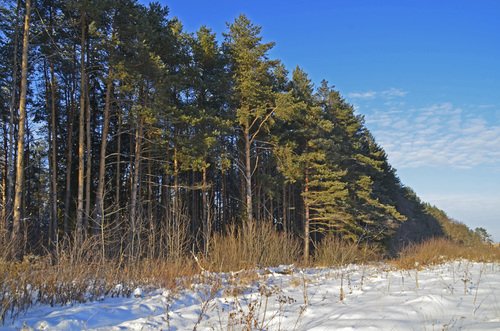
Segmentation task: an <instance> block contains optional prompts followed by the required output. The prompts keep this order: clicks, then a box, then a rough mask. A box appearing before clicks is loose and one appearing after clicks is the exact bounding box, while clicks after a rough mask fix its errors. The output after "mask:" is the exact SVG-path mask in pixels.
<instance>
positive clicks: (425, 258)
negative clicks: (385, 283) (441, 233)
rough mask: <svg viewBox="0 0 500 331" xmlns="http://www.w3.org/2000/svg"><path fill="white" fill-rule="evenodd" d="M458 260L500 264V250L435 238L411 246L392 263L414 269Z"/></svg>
mask: <svg viewBox="0 0 500 331" xmlns="http://www.w3.org/2000/svg"><path fill="white" fill-rule="evenodd" d="M457 259H467V260H470V261H476V262H499V261H500V248H499V247H496V246H493V245H490V244H485V243H479V242H477V243H475V244H474V245H464V244H460V243H456V242H453V241H451V240H448V239H443V238H435V239H431V240H428V241H425V242H423V243H420V244H414V245H409V246H408V247H406V248H405V249H403V250H402V251H401V253H400V254H399V257H398V258H397V259H395V260H393V261H391V263H393V265H395V266H396V267H398V268H401V269H412V268H416V267H417V268H418V267H423V266H426V265H433V264H439V263H444V262H447V261H452V260H457Z"/></svg>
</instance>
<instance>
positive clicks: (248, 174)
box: [243, 125, 253, 222]
mask: <svg viewBox="0 0 500 331" xmlns="http://www.w3.org/2000/svg"><path fill="white" fill-rule="evenodd" d="M243 135H244V141H245V146H244V147H245V196H246V199H245V201H246V213H247V215H246V216H247V220H248V221H249V222H252V221H253V200H252V163H251V159H250V152H251V142H250V132H249V128H248V125H247V126H245V129H244V132H243Z"/></svg>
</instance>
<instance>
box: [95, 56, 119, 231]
mask: <svg viewBox="0 0 500 331" xmlns="http://www.w3.org/2000/svg"><path fill="white" fill-rule="evenodd" d="M112 93H113V68H112V67H111V64H110V66H109V71H108V81H107V86H106V100H105V103H104V114H103V124H102V134H101V151H100V154H99V178H98V183H97V192H96V213H95V215H96V219H95V222H96V227H95V232H96V233H98V232H99V231H100V230H101V228H102V225H103V218H104V184H105V174H106V146H107V140H108V131H109V109H110V107H111V95H112ZM118 167H119V165H118ZM117 184H119V183H117ZM118 189H119V188H118V187H117V190H118Z"/></svg>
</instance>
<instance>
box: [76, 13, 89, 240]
mask: <svg viewBox="0 0 500 331" xmlns="http://www.w3.org/2000/svg"><path fill="white" fill-rule="evenodd" d="M86 29H87V23H86V19H85V12H82V14H81V39H80V47H81V49H80V114H79V121H78V197H77V207H76V240H77V242H79V241H81V240H82V239H83V235H84V228H83V212H84V210H83V207H84V206H83V189H84V185H85V183H84V180H85V177H84V175H85V162H84V161H85V95H86V89H87V83H86V76H87V73H86V70H85V47H86V33H85V32H86Z"/></svg>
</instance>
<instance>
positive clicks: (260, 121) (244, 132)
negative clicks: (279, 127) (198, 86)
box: [224, 15, 275, 221]
mask: <svg viewBox="0 0 500 331" xmlns="http://www.w3.org/2000/svg"><path fill="white" fill-rule="evenodd" d="M260 33H261V27H259V26H256V25H253V24H252V23H251V22H250V20H249V19H248V18H247V17H246V16H244V15H240V16H239V17H238V18H237V19H236V20H235V21H234V22H233V23H232V24H231V25H229V32H228V33H226V34H225V35H224V36H225V43H224V47H225V49H226V51H227V54H228V56H229V59H230V73H231V75H232V101H231V103H232V107H233V108H234V109H235V110H236V119H237V123H238V125H239V127H240V130H241V136H242V137H241V138H242V141H243V147H242V155H243V161H242V162H241V163H242V164H241V168H242V175H243V178H244V182H245V193H244V194H243V197H244V199H243V201H245V207H246V208H245V211H246V213H245V214H246V218H247V219H248V220H249V221H252V220H253V217H254V215H253V214H254V212H253V193H252V175H253V172H254V170H253V169H254V168H257V167H258V164H256V163H257V160H254V162H252V150H253V148H255V142H256V139H257V137H258V135H259V133H261V131H262V130H263V129H264V128H265V126H266V125H268V124H269V123H270V122H271V121H270V117H271V115H272V113H273V111H274V109H273V100H274V93H273V86H272V83H273V79H272V75H271V69H272V67H273V66H274V65H275V62H273V61H270V60H269V59H268V58H267V53H268V52H269V50H270V49H271V48H272V47H273V46H274V43H262V37H261V36H260ZM253 155H255V153H254V154H253Z"/></svg>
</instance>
